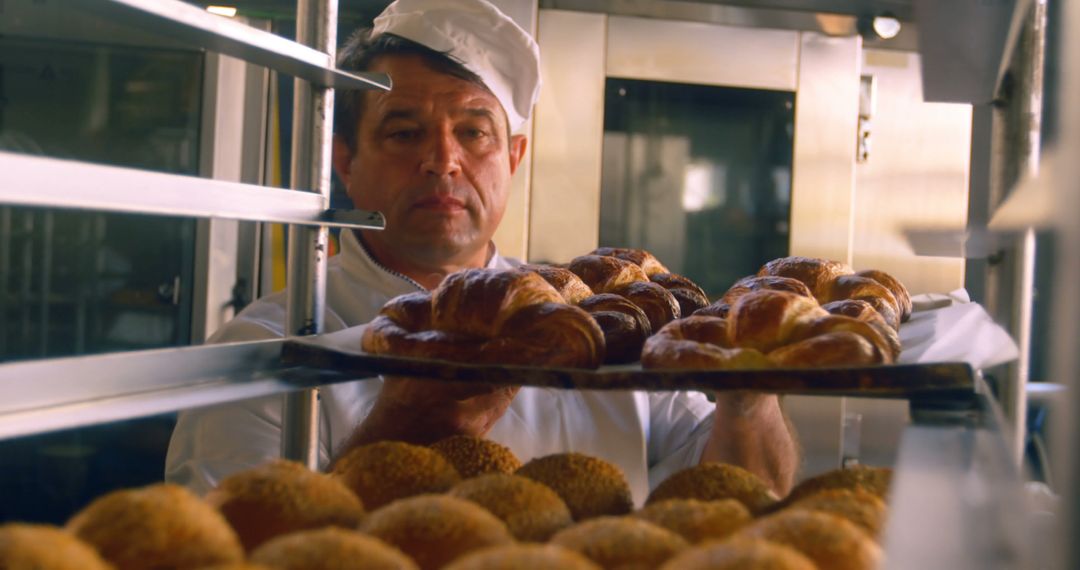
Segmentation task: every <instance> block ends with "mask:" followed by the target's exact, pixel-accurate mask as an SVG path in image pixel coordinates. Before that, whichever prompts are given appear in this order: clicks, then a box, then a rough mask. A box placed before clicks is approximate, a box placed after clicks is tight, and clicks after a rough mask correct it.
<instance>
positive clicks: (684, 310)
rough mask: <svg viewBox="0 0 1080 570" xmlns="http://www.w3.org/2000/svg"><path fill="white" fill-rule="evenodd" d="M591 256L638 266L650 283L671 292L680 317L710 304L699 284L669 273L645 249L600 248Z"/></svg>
mask: <svg viewBox="0 0 1080 570" xmlns="http://www.w3.org/2000/svg"><path fill="white" fill-rule="evenodd" d="M590 255H601V256H606V257H615V258H618V259H622V260H624V261H629V262H630V263H633V264H634V265H637V266H638V267H640V268H641V269H642V271H644V272H645V275H646V276H647V277H648V279H649V281H652V282H653V283H656V284H657V285H660V286H661V287H663V288H664V289H667V290H668V291H671V294H672V295H674V296H675V299H677V300H678V302H679V308H680V309H681V312H680V316H684V317H685V316H689V315H690V314H692V313H693V312H694V311H696V310H698V309H700V308H702V307H704V306H705V305H708V304H709V297H708V296H707V295H706V294H705V291H704V290H702V288H701V287H698V285H697V283H694V282H693V281H691V280H689V279H687V278H686V277H683V276H682V275H678V274H675V273H671V272H670V271H668V268H667V267H664V264H663V263H660V260H658V259H656V257H654V256H653V254H651V253H649V252H647V251H645V250H644V249H631V248H625V247H598V248H596V249H595V250H593V252H592V253H591V254H590Z"/></svg>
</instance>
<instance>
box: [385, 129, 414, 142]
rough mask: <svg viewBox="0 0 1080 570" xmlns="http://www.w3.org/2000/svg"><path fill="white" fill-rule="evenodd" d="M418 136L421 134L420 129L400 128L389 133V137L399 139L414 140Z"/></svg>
mask: <svg viewBox="0 0 1080 570" xmlns="http://www.w3.org/2000/svg"><path fill="white" fill-rule="evenodd" d="M418 136H420V131H418V130H416V129H398V130H396V131H390V133H389V134H388V135H387V137H388V138H391V139H394V140H399V141H407V140H413V139H415V138H417V137H418Z"/></svg>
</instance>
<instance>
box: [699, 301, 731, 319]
mask: <svg viewBox="0 0 1080 570" xmlns="http://www.w3.org/2000/svg"><path fill="white" fill-rule="evenodd" d="M730 312H731V305H730V304H729V303H725V302H724V301H723V300H720V301H717V302H715V303H712V304H710V305H706V306H704V307H702V308H700V309H698V310H696V311H694V314H693V315H691V316H695V317H720V318H721V319H726V318H727V316H728V313H730Z"/></svg>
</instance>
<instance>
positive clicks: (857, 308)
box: [821, 299, 903, 361]
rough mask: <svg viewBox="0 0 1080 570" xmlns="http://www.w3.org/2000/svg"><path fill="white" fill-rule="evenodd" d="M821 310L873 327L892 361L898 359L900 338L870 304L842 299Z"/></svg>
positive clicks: (827, 304)
mask: <svg viewBox="0 0 1080 570" xmlns="http://www.w3.org/2000/svg"><path fill="white" fill-rule="evenodd" d="M821 308H822V309H825V310H826V311H828V312H829V314H831V315H844V316H846V317H851V318H853V319H858V320H860V321H863V322H864V323H866V324H868V325H870V326H872V327H874V328H875V329H876V330H877V331H878V332H879V333H881V336H882V337H883V338H884V339H885V342H887V343H888V344H889V349H890V353H891V354H892V357H893V361H895V360H896V359H898V358H899V357H900V352H901V351H902V350H903V346H902V345H901V344H900V336H899V335H898V334H897V333H896V329H895V328H893V327H891V326H889V324H888V323H887V322H885V318H884V317H882V316H881V313H880V312H878V311H877V310H875V309H874V307H873V305H871V304H870V303H868V302H866V301H861V300H855V299H844V300H842V301H833V302H831V303H826V304H824V305H822V306H821Z"/></svg>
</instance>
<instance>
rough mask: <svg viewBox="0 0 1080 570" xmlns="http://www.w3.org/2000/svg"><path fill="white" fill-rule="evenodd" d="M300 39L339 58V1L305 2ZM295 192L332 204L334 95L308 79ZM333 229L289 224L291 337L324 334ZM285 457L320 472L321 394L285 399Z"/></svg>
mask: <svg viewBox="0 0 1080 570" xmlns="http://www.w3.org/2000/svg"><path fill="white" fill-rule="evenodd" d="M296 40H297V42H299V43H301V44H303V45H306V46H309V47H312V48H315V49H317V50H319V51H323V52H326V53H329V54H330V56H331V58H333V56H334V51H335V44H336V42H337V0H299V1H298V2H297V7H296ZM293 91H294V93H295V95H294V97H295V100H294V101H293V135H292V136H293V140H292V178H291V186H292V187H293V188H298V189H305V190H308V189H310V190H313V191H315V192H318V193H319V194H320V195H322V197H323V202H324V207H329V204H330V157H331V141H332V137H333V113H334V92H333V90H332V89H321V88H318V87H315V86H313V85H311V84H309V83H308V82H306V81H303V80H300V79H296V80H294V83H293ZM326 257H327V229H326V228H325V227H319V228H308V227H301V226H295V225H293V226H289V252H288V274H289V283H288V288H289V293H288V304H287V306H286V307H287V317H286V327H287V332H288V334H290V335H308V334H317V333H320V332H322V330H323V312H324V310H325V307H326ZM281 422H282V425H281V430H282V437H281V454H282V457H284V458H286V459H291V460H294V461H299V462H301V463H304V464H305V465H307V466H308V468H310V469H317V468H318V462H319V397H318V392H317V390H304V391H302V392H296V393H291V394H288V395H286V396H285V402H284V405H283V409H282V418H281Z"/></svg>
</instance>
